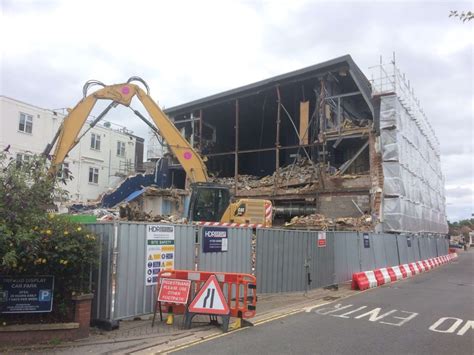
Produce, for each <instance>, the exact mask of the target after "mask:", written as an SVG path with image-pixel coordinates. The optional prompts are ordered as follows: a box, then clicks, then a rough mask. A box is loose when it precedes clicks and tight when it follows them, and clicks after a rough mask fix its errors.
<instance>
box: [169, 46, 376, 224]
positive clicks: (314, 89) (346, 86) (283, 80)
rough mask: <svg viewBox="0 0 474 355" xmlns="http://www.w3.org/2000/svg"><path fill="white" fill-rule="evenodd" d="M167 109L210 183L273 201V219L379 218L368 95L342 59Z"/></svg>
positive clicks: (354, 71)
mask: <svg viewBox="0 0 474 355" xmlns="http://www.w3.org/2000/svg"><path fill="white" fill-rule="evenodd" d="M165 112H166V113H167V115H168V116H170V117H171V118H172V119H173V121H174V123H175V125H176V127H178V129H180V130H181V131H182V132H183V134H184V135H185V137H186V139H187V140H188V141H189V142H191V143H192V144H193V146H194V147H195V148H196V150H197V151H199V152H200V154H201V155H202V156H205V157H206V158H207V167H208V170H209V173H210V175H212V176H213V177H214V178H215V180H216V181H218V182H221V183H224V184H227V185H230V186H232V191H233V193H234V196H235V197H259V198H266V199H270V200H271V201H272V202H273V204H274V210H275V217H276V220H278V219H281V220H282V221H285V220H286V221H288V219H289V218H291V217H292V216H296V215H302V214H308V213H321V214H323V215H325V216H327V217H331V218H337V217H360V216H367V215H373V216H374V215H375V216H374V217H376V216H377V215H378V212H379V209H380V197H378V198H377V192H380V191H379V190H380V189H377V186H381V185H382V181H380V179H381V176H378V175H379V174H378V173H379V172H380V169H377V162H378V163H380V161H379V160H378V159H377V154H376V151H375V137H376V131H377V122H374V108H373V105H372V98H371V89H370V84H369V82H368V80H367V78H366V77H365V76H364V75H363V74H362V72H361V71H360V69H359V68H358V67H357V65H356V64H355V63H354V61H353V60H352V58H351V57H350V56H348V55H347V56H343V57H340V58H336V59H333V60H330V61H328V62H324V63H321V64H317V65H314V66H311V67H308V68H305V69H301V70H298V71H295V72H291V73H288V74H284V75H280V76H277V77H274V78H270V79H267V80H264V81H261V82H257V83H254V84H251V85H247V86H244V87H241V88H237V89H234V90H230V91H226V92H223V93H220V94H217V95H214V96H210V97H207V98H203V99H200V100H196V101H193V102H190V103H186V104H183V105H180V106H176V107H173V108H169V109H167V110H165ZM176 176H177V177H179V175H178V174H176ZM180 178H181V180H180V181H178V180H179V179H175V182H174V185H175V186H176V187H183V185H184V176H182V175H181V177H180ZM235 181H237V182H238V183H235Z"/></svg>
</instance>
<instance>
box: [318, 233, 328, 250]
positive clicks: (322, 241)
mask: <svg viewBox="0 0 474 355" xmlns="http://www.w3.org/2000/svg"><path fill="white" fill-rule="evenodd" d="M318 247H319V248H324V247H326V232H318Z"/></svg>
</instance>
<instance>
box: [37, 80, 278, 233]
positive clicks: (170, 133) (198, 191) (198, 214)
mask: <svg viewBox="0 0 474 355" xmlns="http://www.w3.org/2000/svg"><path fill="white" fill-rule="evenodd" d="M133 82H139V83H141V84H142V85H143V86H144V88H145V90H146V91H145V90H143V89H142V88H141V87H140V86H138V85H137V84H134V83H133ZM92 86H101V87H102V88H101V89H99V90H97V91H95V92H92V93H91V94H89V93H88V91H89V89H90V88H91V87H92ZM134 97H137V98H138V100H139V101H140V102H141V103H142V104H143V106H144V107H145V109H146V111H147V112H148V114H149V115H150V117H151V119H152V121H153V123H154V124H153V123H151V122H150V121H149V120H148V119H147V118H146V117H145V116H144V115H143V114H142V113H140V112H139V111H137V110H135V109H133V108H131V106H130V104H131V102H132V99H133V98H134ZM98 100H111V102H110V104H109V105H108V106H107V107H106V108H105V110H104V111H103V112H102V113H100V114H99V115H98V116H97V117H96V118H95V119H94V120H93V121H92V122H91V123H90V125H89V129H90V128H92V127H93V126H95V125H96V124H97V123H98V122H99V121H100V120H101V119H102V118H103V117H104V116H105V115H106V114H107V113H108V112H109V111H110V110H111V109H112V108H114V107H116V106H117V105H123V106H125V107H129V108H130V109H131V110H132V111H133V112H134V114H135V115H137V116H138V117H139V118H140V119H141V120H142V121H144V122H145V123H146V124H147V125H148V126H149V127H150V128H151V129H152V130H153V131H154V132H155V133H157V134H159V135H160V136H161V138H162V139H163V140H164V142H165V143H166V144H167V146H168V147H169V150H170V151H171V153H172V154H173V155H174V157H175V158H176V159H177V160H178V162H179V163H180V164H181V166H182V167H183V169H184V171H185V172H186V175H187V178H188V179H189V181H190V185H189V186H190V188H191V198H190V204H189V211H188V213H187V218H188V220H189V221H191V222H201V223H204V222H220V223H226V224H227V223H229V224H231V225H232V224H253V225H261V226H265V227H270V226H271V224H272V204H271V202H270V201H268V200H260V199H237V200H233V199H232V197H231V193H230V191H229V188H228V187H227V186H225V185H219V184H215V183H212V182H210V181H209V177H208V174H207V168H206V165H205V163H204V161H203V159H202V158H201V156H200V155H199V154H198V153H197V152H196V151H195V150H194V148H193V147H192V146H191V145H190V144H189V142H188V141H187V140H186V139H185V138H184V137H183V136H182V135H181V133H180V132H179V130H178V129H177V128H176V127H175V125H174V124H173V122H172V121H171V120H170V119H169V118H168V117H167V116H166V114H165V113H164V112H163V111H162V110H161V109H160V107H159V106H158V105H157V104H156V103H155V102H154V101H153V99H152V98H151V97H150V90H149V87H148V85H147V84H146V82H145V81H144V80H143V79H141V78H139V77H131V78H130V79H129V80H128V81H127V82H126V83H123V84H115V85H105V84H103V83H101V82H99V81H95V80H91V81H88V82H87V83H86V84H85V85H84V88H83V98H82V100H80V101H79V102H78V103H77V105H76V106H75V107H74V108H73V109H71V110H69V112H68V115H67V116H66V117H65V118H64V121H63V122H62V124H61V126H60V128H59V129H58V131H57V133H56V135H55V136H54V138H53V141H52V142H51V143H50V144H48V146H47V147H46V149H45V151H44V153H45V154H46V155H49V154H50V153H51V150H52V149H53V147H55V149H54V153H53V154H52V159H51V173H53V174H54V173H55V172H56V171H57V170H58V169H59V168H60V166H61V164H62V163H63V161H64V159H65V158H66V156H67V154H68V153H69V152H70V151H71V149H73V148H74V147H75V146H76V145H77V143H78V142H79V141H80V139H81V138H82V137H83V136H84V135H85V134H86V133H87V130H86V131H85V132H83V133H82V134H81V129H82V128H83V126H84V124H85V123H86V121H87V119H88V117H89V115H90V113H91V111H92V109H93V108H94V106H95V104H96V103H97V101H98ZM80 134H81V135H80Z"/></svg>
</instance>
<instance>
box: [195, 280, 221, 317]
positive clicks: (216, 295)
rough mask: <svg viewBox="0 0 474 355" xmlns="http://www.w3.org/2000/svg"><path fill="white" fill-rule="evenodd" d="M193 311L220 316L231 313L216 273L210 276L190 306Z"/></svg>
mask: <svg viewBox="0 0 474 355" xmlns="http://www.w3.org/2000/svg"><path fill="white" fill-rule="evenodd" d="M188 311H189V312H191V313H201V314H215V315H218V316H222V315H228V314H229V313H230V309H229V306H228V305H227V301H226V299H225V297H224V294H223V293H222V290H221V287H220V286H219V283H218V282H217V278H216V276H215V275H212V276H210V277H209V278H208V279H207V281H206V283H205V284H204V286H203V287H201V289H200V290H199V292H198V294H197V295H196V297H194V299H193V301H192V302H191V304H190V305H189V307H188Z"/></svg>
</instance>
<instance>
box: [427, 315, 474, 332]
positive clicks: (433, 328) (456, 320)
mask: <svg viewBox="0 0 474 355" xmlns="http://www.w3.org/2000/svg"><path fill="white" fill-rule="evenodd" d="M450 321H454V323H452V324H451V323H450ZM445 322H448V323H447V325H448V326H449V325H450V324H451V326H450V327H449V328H447V329H444V330H443V329H438V328H439V327H440V326H441V325H443V323H445ZM463 322H464V320H462V319H460V318H455V317H442V318H440V319H438V320H437V321H436V322H435V323H433V324H432V325H431V327H429V328H428V329H429V330H431V331H432V332H438V333H454V332H455V331H456V330H457V329H458V328H459V326H460V325H461V324H462V323H463ZM445 326H446V325H445ZM469 329H474V321H472V320H468V321H466V324H464V326H463V327H462V328H461V329H460V330H459V331H458V332H457V335H464V334H466V332H467V331H468V330H469Z"/></svg>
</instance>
